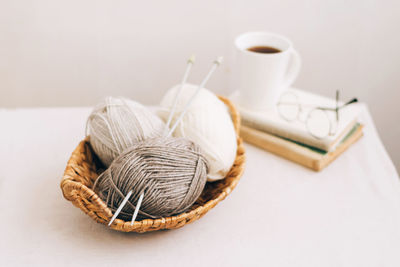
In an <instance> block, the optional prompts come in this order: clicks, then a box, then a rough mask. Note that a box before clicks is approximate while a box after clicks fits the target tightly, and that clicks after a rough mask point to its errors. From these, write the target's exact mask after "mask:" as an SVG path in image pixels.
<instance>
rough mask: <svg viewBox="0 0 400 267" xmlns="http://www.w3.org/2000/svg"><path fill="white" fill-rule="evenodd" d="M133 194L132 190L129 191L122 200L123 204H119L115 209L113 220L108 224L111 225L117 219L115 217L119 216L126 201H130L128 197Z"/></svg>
mask: <svg viewBox="0 0 400 267" xmlns="http://www.w3.org/2000/svg"><path fill="white" fill-rule="evenodd" d="M131 195H132V190H131V191H129V193H128V194H127V195H126V197H125V198H124V200H122V203H121V205H119V207H118V209H117V210H116V211H115V213H114V215H113V216H112V218H111V221H110V222H109V223H108V226H110V225H111V224H112V223H113V221H114V220H115V218H117V216H118V214H119V213H120V212H121V210H122V208H123V207H124V206H125V204H126V202H128V199H129V198H130V197H131Z"/></svg>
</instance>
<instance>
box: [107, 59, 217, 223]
mask: <svg viewBox="0 0 400 267" xmlns="http://www.w3.org/2000/svg"><path fill="white" fill-rule="evenodd" d="M221 63H222V57H218V58H217V59H216V60H215V61H214V62H213V65H212V66H211V69H210V71H209V72H208V73H207V75H206V77H205V78H204V79H203V81H202V82H201V84H200V85H199V86H198V88H197V90H196V92H195V93H194V94H193V95H192V96H191V98H190V99H189V101H188V102H187V103H186V106H185V108H184V109H183V111H182V112H181V114H180V116H179V117H178V119H177V120H176V122H175V124H174V125H173V126H172V127H171V129H170V131H169V132H168V134H167V136H166V137H170V136H171V135H172V133H173V132H174V130H175V128H176V127H177V126H178V125H179V122H180V121H181V120H182V118H183V117H184V115H185V113H186V111H187V110H188V109H189V107H190V105H191V104H192V102H193V100H194V99H195V98H196V96H197V94H198V92H199V91H200V89H201V88H203V87H204V86H205V85H206V83H207V82H208V80H209V79H210V78H211V76H212V74H213V73H214V71H215V70H216V69H217V68H218V66H219V65H221ZM185 75H186V73H185ZM184 80H185V78H184ZM182 87H183V86H182ZM178 97H179V93H178V94H177V96H176V98H178ZM171 117H172V116H171ZM132 193H133V191H132V190H130V191H129V193H128V194H127V195H126V196H125V198H124V199H123V201H122V203H121V204H120V206H119V207H118V209H117V210H116V211H115V213H114V215H113V217H112V218H111V220H110V222H109V224H108V226H110V225H111V224H112V223H113V222H114V220H115V219H116V218H117V217H118V215H119V214H120V212H121V210H122V209H123V208H124V206H125V204H126V203H127V202H128V200H129V198H130V196H131V195H132ZM143 198H144V193H141V195H140V197H139V200H138V202H137V204H136V207H135V211H134V213H133V215H132V221H131V225H133V224H134V223H135V220H136V216H137V214H138V212H139V209H140V206H141V203H142V200H143Z"/></svg>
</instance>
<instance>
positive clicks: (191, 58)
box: [188, 54, 196, 64]
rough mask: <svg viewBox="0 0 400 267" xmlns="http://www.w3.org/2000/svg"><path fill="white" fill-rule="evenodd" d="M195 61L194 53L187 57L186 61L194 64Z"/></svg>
mask: <svg viewBox="0 0 400 267" xmlns="http://www.w3.org/2000/svg"><path fill="white" fill-rule="evenodd" d="M195 61H196V55H194V54H193V55H192V56H191V57H190V58H189V59H188V63H192V64H194V62H195Z"/></svg>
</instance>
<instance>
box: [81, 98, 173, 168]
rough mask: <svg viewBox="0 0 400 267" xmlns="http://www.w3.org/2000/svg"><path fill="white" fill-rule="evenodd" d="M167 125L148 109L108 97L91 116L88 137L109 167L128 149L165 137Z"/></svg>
mask: <svg viewBox="0 0 400 267" xmlns="http://www.w3.org/2000/svg"><path fill="white" fill-rule="evenodd" d="M165 131H166V126H165V124H164V122H163V121H162V120H161V119H159V118H158V117H157V116H156V115H155V114H153V113H151V111H150V110H148V109H147V108H146V107H145V106H143V105H141V104H139V103H137V102H134V101H132V100H129V99H126V98H116V97H107V98H106V99H104V101H102V102H101V103H99V104H98V105H97V106H96V107H95V108H94V110H93V111H92V113H91V114H90V116H89V118H88V120H87V124H86V134H87V135H90V139H89V141H90V145H91V146H92V148H93V150H94V152H95V153H96V155H97V156H98V157H99V158H100V160H101V161H102V162H103V164H104V165H105V166H106V167H108V166H109V165H110V164H111V162H112V161H113V160H114V159H115V158H116V157H117V156H118V155H120V154H121V153H122V151H124V150H125V149H126V148H128V147H130V146H132V145H133V144H136V143H137V142H140V141H143V140H145V139H147V138H155V137H160V136H162V135H163V134H165Z"/></svg>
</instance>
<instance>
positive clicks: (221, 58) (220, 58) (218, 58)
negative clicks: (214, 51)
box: [214, 56, 224, 65]
mask: <svg viewBox="0 0 400 267" xmlns="http://www.w3.org/2000/svg"><path fill="white" fill-rule="evenodd" d="M223 60H224V58H223V57H221V56H220V57H217V59H216V60H215V61H214V63H215V64H218V65H221V64H222V61H223Z"/></svg>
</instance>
